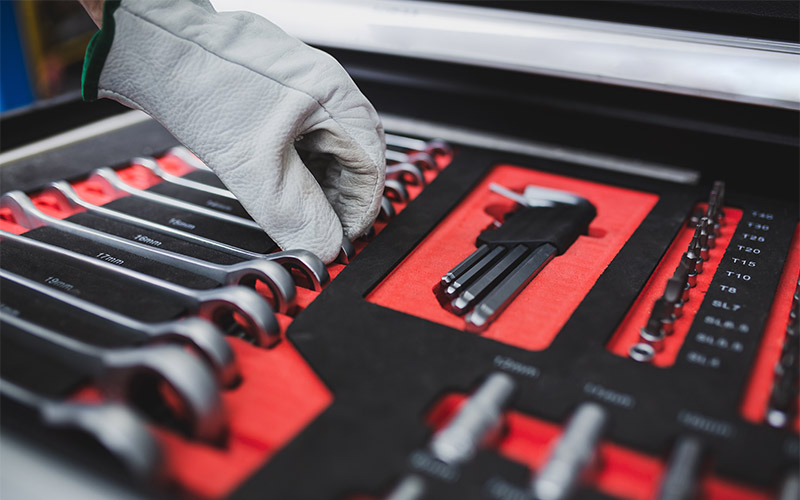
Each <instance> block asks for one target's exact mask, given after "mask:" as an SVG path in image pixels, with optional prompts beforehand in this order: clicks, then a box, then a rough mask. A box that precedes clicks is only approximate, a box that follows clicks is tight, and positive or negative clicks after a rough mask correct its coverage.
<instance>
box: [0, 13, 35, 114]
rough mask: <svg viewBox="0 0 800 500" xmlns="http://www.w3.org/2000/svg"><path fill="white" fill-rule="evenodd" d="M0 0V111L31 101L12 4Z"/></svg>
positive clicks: (31, 96)
mask: <svg viewBox="0 0 800 500" xmlns="http://www.w3.org/2000/svg"><path fill="white" fill-rule="evenodd" d="M15 3H16V2H7V1H3V0H0V111H8V110H9V109H13V108H17V107H19V106H24V105H26V104H30V103H31V102H33V92H32V91H31V84H30V79H29V78H28V71H27V68H26V67H25V58H24V57H23V54H22V44H20V40H19V29H18V27H17V17H16V16H15V15H14V4H15Z"/></svg>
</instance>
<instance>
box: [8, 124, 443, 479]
mask: <svg viewBox="0 0 800 500" xmlns="http://www.w3.org/2000/svg"><path fill="white" fill-rule="evenodd" d="M387 143H388V146H389V148H390V149H389V150H388V151H387V165H388V166H387V182H386V189H385V197H384V200H383V203H382V207H381V213H380V220H381V221H382V222H385V221H388V220H390V219H391V218H392V217H394V215H395V214H396V212H397V211H398V210H399V209H401V208H402V207H403V206H404V205H405V204H406V203H408V202H409V201H411V199H413V197H414V196H416V194H418V192H419V190H420V189H421V188H422V187H424V186H425V185H426V184H427V182H429V181H430V180H431V179H432V178H433V177H435V175H436V173H437V172H438V170H439V169H440V168H442V167H443V166H445V165H446V163H447V162H448V161H449V159H450V158H451V156H452V154H453V152H452V150H451V149H450V147H449V146H448V145H447V144H445V143H443V142H441V141H423V140H419V139H413V138H409V137H403V136H396V135H391V134H387ZM130 163H131V165H132V166H133V167H128V168H127V169H122V170H119V171H115V170H112V169H110V168H100V169H96V170H94V171H93V172H92V173H91V174H90V175H89V177H88V178H87V179H86V180H85V181H82V182H77V183H73V184H70V183H69V182H66V181H57V182H53V183H51V184H50V185H49V186H48V187H47V188H46V189H45V190H43V191H42V192H41V193H38V194H37V195H36V196H34V197H29V196H28V195H26V194H25V193H23V192H21V191H11V192H8V193H6V194H4V195H3V196H2V198H0V210H2V214H3V219H4V220H0V227H1V228H2V229H0V242H2V243H1V244H0V287H2V292H3V294H2V299H1V302H0V327H1V330H2V333H0V339H2V344H3V349H2V355H3V363H2V369H1V370H0V371H2V378H0V393H1V394H2V397H3V400H4V402H8V403H9V404H10V405H11V406H14V407H20V408H22V409H24V410H25V411H27V412H28V413H31V412H32V413H33V414H34V415H36V419H37V420H38V421H39V422H40V423H41V424H43V425H44V426H46V427H49V428H55V429H69V430H72V431H78V432H79V433H83V434H85V435H87V436H89V437H90V438H91V439H93V440H94V441H96V442H97V443H98V444H99V445H100V446H101V447H102V448H104V449H105V450H106V451H108V452H109V453H110V454H111V455H113V456H114V457H115V458H116V459H117V461H119V462H120V463H121V464H122V465H123V468H124V469H126V470H127V471H129V472H130V473H131V474H132V475H133V476H135V477H138V478H141V479H146V480H148V481H153V480H158V479H159V476H160V475H161V474H162V473H163V468H162V459H161V452H160V444H159V442H158V440H157V439H156V437H155V435H154V434H153V433H152V432H151V430H150V429H149V426H150V425H152V423H153V422H155V423H156V424H159V425H165V426H166V427H168V428H170V429H171V430H173V431H175V430H177V431H179V432H180V433H181V434H183V435H184V436H187V437H188V438H190V439H192V440H195V441H198V442H203V443H207V444H209V445H212V446H217V447H224V446H225V444H226V439H227V437H228V435H229V431H230V422H229V417H228V415H227V413H226V409H225V404H224V402H223V397H222V391H224V390H228V389H231V388H235V387H236V386H237V384H239V382H240V381H241V380H242V378H243V377H247V376H248V375H247V374H246V373H242V372H241V370H240V368H239V366H238V365H237V361H236V359H235V356H234V350H233V349H232V347H231V344H230V343H229V341H227V340H226V338H225V337H226V336H234V337H240V338H241V339H243V340H245V341H247V342H249V343H251V344H253V345H254V346H258V347H262V348H271V347H273V346H275V345H276V344H277V343H278V342H280V340H281V327H280V323H279V321H278V318H277V316H276V315H285V316H289V317H290V318H291V316H295V315H296V314H298V313H299V311H300V310H301V309H302V306H301V305H300V304H299V303H298V300H297V296H298V290H297V287H298V286H300V287H302V288H306V289H309V290H310V291H311V292H312V294H314V296H315V294H316V293H318V292H319V291H320V290H321V289H322V288H323V287H324V286H325V285H326V284H327V283H328V281H329V280H330V274H329V270H328V268H326V266H325V265H324V264H323V263H322V262H321V261H320V260H319V259H318V258H317V257H316V256H315V255H313V254H312V253H310V252H308V251H304V250H291V251H277V250H278V249H277V247H276V245H275V244H274V243H273V242H272V241H271V240H270V239H269V238H268V237H267V236H266V234H265V233H264V232H263V231H262V230H261V229H260V228H259V227H258V225H257V224H256V223H255V222H254V221H253V220H252V219H251V218H250V217H249V215H248V214H247V212H246V211H245V210H244V208H243V207H242V206H241V205H240V204H239V203H238V201H236V199H235V197H234V196H233V195H232V194H231V193H230V191H228V190H227V189H225V186H224V185H223V184H222V183H221V181H220V180H219V179H218V178H217V177H216V176H215V175H214V174H213V173H212V172H211V171H209V170H208V169H207V168H206V167H205V166H204V165H203V164H202V163H201V162H199V161H198V160H197V159H196V158H195V157H194V156H193V155H191V154H190V153H189V152H188V151H187V150H185V149H183V148H174V149H172V150H170V151H169V152H167V153H166V154H165V155H164V156H163V157H162V158H159V159H155V158H135V159H133V160H131V162H130ZM175 165H179V166H180V168H178V169H176V168H174V166H175ZM132 168H133V169H138V171H139V173H138V174H136V175H139V177H140V178H141V177H142V175H141V171H142V170H143V169H144V170H145V172H147V175H145V176H144V177H145V178H147V181H146V182H138V183H137V178H136V175H131V174H130V172H129V171H130V170H131V169H132ZM140 180H141V179H140ZM393 202H394V203H393ZM382 222H381V223H379V224H378V226H382ZM375 232H376V231H375V230H373V231H372V234H370V235H367V236H366V237H365V238H363V240H364V241H361V242H357V243H358V244H359V245H363V244H364V243H365V241H366V240H367V239H369V238H370V237H371V236H372V235H374V234H375ZM355 251H356V250H355V246H353V244H352V243H350V242H345V243H344V244H343V248H342V252H341V254H340V256H339V258H338V260H337V263H339V264H346V263H347V262H348V261H349V259H351V258H352V257H354V255H355ZM335 266H336V265H334V267H335ZM37 367H53V369H54V370H55V372H56V373H58V372H59V370H61V369H63V373H64V374H65V376H64V384H63V385H64V387H63V389H64V390H63V391H52V390H41V389H40V388H39V387H38V386H39V385H41V384H39V383H38V381H39V380H38V378H39V377H41V376H43V375H41V374H37V373H36V372H37V370H38V368H37ZM51 371H52V370H51ZM87 386H88V387H92V388H94V389H95V390H97V391H99V392H100V394H101V397H100V399H101V402H100V403H96V402H84V401H82V400H81V399H80V398H78V399H75V398H74V397H72V396H71V394H74V392H75V390H76V389H79V388H81V387H87Z"/></svg>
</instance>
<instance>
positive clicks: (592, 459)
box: [383, 372, 798, 500]
mask: <svg viewBox="0 0 800 500" xmlns="http://www.w3.org/2000/svg"><path fill="white" fill-rule="evenodd" d="M517 390H518V387H517V383H516V382H515V381H514V379H513V378H512V377H511V376H510V375H508V374H506V373H504V372H494V373H492V374H490V375H489V376H487V377H486V378H485V379H484V381H483V383H482V384H481V385H480V386H479V387H478V388H477V390H476V391H475V392H474V393H473V394H472V395H471V396H469V397H468V398H467V399H466V400H465V401H464V402H463V403H462V404H461V405H460V407H459V408H458V410H457V411H456V412H455V414H454V415H453V416H452V417H451V418H450V419H449V421H447V423H446V424H445V425H444V426H442V427H441V428H439V429H438V430H437V431H436V432H435V433H434V434H433V436H432V437H431V439H430V441H429V442H428V445H427V447H426V448H425V449H422V450H418V451H415V452H414V453H413V455H412V457H411V459H410V460H409V463H410V464H411V468H412V469H415V470H414V471H413V472H411V473H409V474H407V475H406V476H404V477H403V478H402V479H400V480H399V481H398V482H397V483H396V485H395V487H394V488H393V489H392V490H391V491H390V492H389V493H388V494H387V495H386V496H384V497H383V498H384V499H385V500H422V499H423V498H433V497H432V496H431V494H432V492H431V488H430V486H431V482H435V483H438V484H439V485H441V484H442V483H443V482H444V483H447V482H448V480H450V481H452V480H454V478H457V477H459V476H460V470H461V469H462V468H463V467H464V466H465V465H467V464H468V463H469V462H470V461H472V460H474V459H475V457H476V455H477V454H478V453H479V451H480V450H481V449H482V448H487V447H489V448H497V447H498V443H499V442H500V441H502V440H503V439H504V437H503V435H504V434H506V433H509V432H513V431H511V430H510V429H509V424H508V423H507V422H506V419H507V418H508V417H507V413H506V411H507V409H508V407H509V405H510V403H511V401H512V400H513V398H514V396H515V392H516V391H517ZM611 426H612V422H611V418H610V415H609V414H608V412H607V410H606V409H605V408H604V407H603V406H602V405H599V404H597V403H594V402H584V403H581V404H579V405H578V406H577V407H576V408H575V410H574V411H573V412H572V415H571V416H570V418H569V419H568V421H567V422H566V423H565V425H564V426H563V428H562V430H561V432H560V435H558V436H557V437H554V438H553V442H552V443H551V444H549V445H548V450H549V451H548V452H547V454H546V457H545V460H544V462H543V463H542V464H541V465H540V466H538V467H536V469H537V470H536V472H535V473H532V474H531V478H530V482H529V483H528V484H527V485H525V486H523V485H518V484H515V483H514V482H511V481H506V480H504V479H502V478H500V477H498V476H495V477H492V478H491V479H489V480H488V481H487V483H486V484H485V487H484V488H483V490H484V496H483V498H492V499H497V500H500V499H508V498H514V499H520V500H523V499H524V500H566V499H569V498H572V497H573V495H574V494H575V493H576V491H577V490H579V489H581V488H582V487H584V486H585V483H586V482H587V479H588V478H591V477H597V476H596V475H594V476H593V475H592V474H591V472H592V471H598V470H600V469H602V468H604V467H606V466H607V465H608V464H604V463H603V458H602V454H601V453H600V452H599V451H600V448H601V445H602V441H603V440H604V438H605V436H606V435H607V430H608V429H609V428H610V427H611ZM711 459H712V457H711V456H710V453H709V450H708V448H707V446H706V445H705V444H704V442H703V439H701V438H699V437H698V436H695V435H688V434H687V435H684V436H682V437H679V438H678V439H677V440H676V442H675V444H674V445H673V447H672V450H671V452H670V454H669V458H668V460H667V462H666V464H665V466H664V471H663V474H661V476H660V478H658V479H657V494H656V495H655V497H654V498H657V499H662V500H666V499H690V498H695V496H696V494H697V491H698V489H699V488H700V484H701V482H702V481H703V479H704V477H703V476H704V475H706V474H707V467H706V466H707V464H708V462H709V461H710V460H711ZM433 464H437V465H438V467H436V466H434V465H433ZM442 479H444V481H442ZM653 479H654V480H656V478H653ZM591 481H593V479H591V480H589V482H591ZM797 492H798V484H797V479H796V475H792V474H789V475H788V476H787V478H786V479H785V480H784V482H783V483H782V486H781V489H780V491H779V493H778V496H777V498H778V499H780V500H788V499H790V498H795V497H794V496H793V495H796V494H797Z"/></svg>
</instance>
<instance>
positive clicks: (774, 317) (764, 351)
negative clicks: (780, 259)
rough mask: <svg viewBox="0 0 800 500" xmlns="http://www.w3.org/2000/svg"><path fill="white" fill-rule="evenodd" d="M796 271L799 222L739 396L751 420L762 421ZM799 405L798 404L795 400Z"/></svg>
mask: <svg viewBox="0 0 800 500" xmlns="http://www.w3.org/2000/svg"><path fill="white" fill-rule="evenodd" d="M799 270H800V225H797V226H796V227H795V230H794V236H793V237H792V244H791V248H790V250H789V256H788V258H787V259H786V262H785V263H784V266H783V274H782V275H781V279H780V282H779V283H778V291H777V293H776V294H775V299H774V301H773V302H772V309H770V311H769V319H768V320H767V326H766V327H765V328H764V335H763V337H762V338H761V345H760V346H759V348H758V354H757V355H756V360H755V363H754V364H753V371H752V375H751V377H750V380H749V382H748V384H747V388H746V389H745V396H744V398H743V399H742V406H741V412H742V416H743V417H744V418H745V419H747V420H749V421H751V422H755V423H761V422H764V418H765V416H766V413H767V405H768V404H769V395H770V392H771V390H772V385H773V382H774V373H775V371H774V370H775V365H776V364H777V362H778V359H780V356H781V351H782V349H783V341H784V339H785V338H786V325H787V324H788V323H789V310H790V309H791V307H792V295H794V290H795V286H796V285H797V275H798V271H799ZM799 404H800V403H799ZM792 428H793V429H794V432H797V433H800V415H798V416H796V417H795V419H794V422H793V424H792Z"/></svg>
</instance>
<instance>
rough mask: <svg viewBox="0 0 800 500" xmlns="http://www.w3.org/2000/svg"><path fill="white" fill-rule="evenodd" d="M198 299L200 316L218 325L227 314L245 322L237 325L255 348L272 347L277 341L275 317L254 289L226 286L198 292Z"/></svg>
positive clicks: (277, 331)
mask: <svg viewBox="0 0 800 500" xmlns="http://www.w3.org/2000/svg"><path fill="white" fill-rule="evenodd" d="M197 298H198V310H197V312H198V314H199V315H200V317H202V318H206V319H208V320H210V321H212V322H214V323H215V324H220V323H224V322H225V320H226V318H229V317H230V315H234V316H238V317H239V318H241V319H242V320H243V321H244V324H240V326H242V328H243V330H244V332H245V333H246V334H247V335H248V336H249V337H250V340H251V341H252V342H253V343H254V344H255V345H258V346H262V347H271V346H273V345H275V344H276V343H277V342H278V341H280V339H281V329H280V326H279V325H278V320H277V319H276V318H275V314H274V313H273V312H272V309H271V308H270V307H269V304H268V303H267V302H266V301H265V300H264V299H263V298H262V297H261V296H260V295H259V294H258V293H256V292H255V291H254V290H250V289H249V288H244V287H241V286H225V287H222V288H213V289H211V290H201V291H199V292H197Z"/></svg>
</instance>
